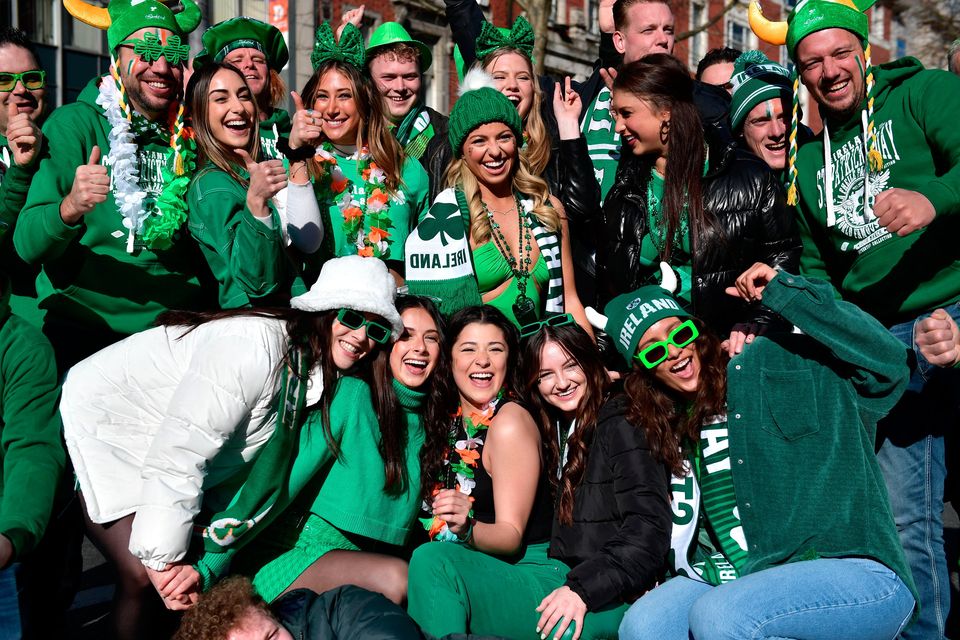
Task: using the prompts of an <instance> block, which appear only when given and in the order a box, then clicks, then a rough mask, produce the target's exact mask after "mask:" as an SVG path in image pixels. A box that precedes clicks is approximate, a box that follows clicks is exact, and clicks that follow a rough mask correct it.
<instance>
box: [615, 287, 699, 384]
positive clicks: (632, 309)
mask: <svg viewBox="0 0 960 640" xmlns="http://www.w3.org/2000/svg"><path fill="white" fill-rule="evenodd" d="M603 312H604V314H605V315H606V316H607V322H606V327H605V328H604V330H605V331H606V332H607V334H608V335H609V336H610V337H611V338H613V342H614V344H615V345H616V347H617V351H619V352H620V355H621V356H623V359H624V360H626V362H627V366H631V365H632V364H633V355H634V354H635V353H636V352H637V345H639V344H640V339H641V338H642V337H643V334H644V333H646V331H647V329H649V328H650V327H652V326H653V325H655V324H656V323H657V322H659V321H660V320H663V319H664V318H689V317H690V314H689V313H687V311H686V310H685V309H684V308H683V305H681V304H680V303H679V302H678V301H677V299H676V298H675V297H673V295H671V294H670V292H668V291H667V290H666V289H664V288H663V287H660V286H659V285H655V284H651V285H647V286H645V287H640V288H639V289H637V290H636V291H633V292H632V293H624V294H621V295H619V296H617V297H616V298H614V299H613V300H611V301H610V302H608V303H607V306H606V307H604V309H603Z"/></svg>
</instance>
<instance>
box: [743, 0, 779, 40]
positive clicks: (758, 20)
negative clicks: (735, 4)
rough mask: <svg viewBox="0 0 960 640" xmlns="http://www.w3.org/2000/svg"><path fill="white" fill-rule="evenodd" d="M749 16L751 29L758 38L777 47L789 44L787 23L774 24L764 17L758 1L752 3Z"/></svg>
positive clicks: (754, 0)
mask: <svg viewBox="0 0 960 640" xmlns="http://www.w3.org/2000/svg"><path fill="white" fill-rule="evenodd" d="M747 16H748V18H749V19H750V28H751V29H753V32H754V33H755V34H757V37H758V38H760V39H761V40H763V41H764V42H766V43H769V44H772V45H776V46H780V45H783V44H786V43H787V23H786V22H774V21H772V20H767V19H766V18H765V17H763V10H762V9H761V8H760V2H759V1H758V0H753V1H752V2H751V3H750V9H749V11H748V12H747Z"/></svg>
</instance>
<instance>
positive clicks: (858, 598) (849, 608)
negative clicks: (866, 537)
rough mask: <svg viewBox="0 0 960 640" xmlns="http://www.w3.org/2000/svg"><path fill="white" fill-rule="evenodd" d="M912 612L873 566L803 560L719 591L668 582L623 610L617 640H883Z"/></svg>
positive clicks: (903, 591) (885, 572)
mask: <svg viewBox="0 0 960 640" xmlns="http://www.w3.org/2000/svg"><path fill="white" fill-rule="evenodd" d="M913 607H914V599H913V595H911V593H910V590H909V589H908V588H907V587H906V585H905V584H903V582H902V581H901V580H900V578H898V577H897V575H896V574H895V573H893V571H891V570H890V569H888V568H887V567H885V566H884V565H882V564H880V563H879V562H875V561H873V560H867V559H865V558H839V559H820V560H807V561H802V562H792V563H790V564H785V565H781V566H778V567H773V568H771V569H766V570H764V571H759V572H757V573H752V574H750V575H747V576H744V577H742V578H739V579H737V580H734V581H732V582H728V583H726V584H723V585H721V586H719V587H713V586H710V585H708V584H706V583H703V582H697V581H695V580H691V579H690V578H684V577H678V578H674V579H672V580H669V581H667V582H665V583H664V584H662V585H660V586H659V587H657V588H656V589H654V590H653V591H650V592H648V593H647V594H646V595H645V596H643V597H642V598H640V599H639V600H637V601H636V602H635V603H634V604H633V606H632V607H630V609H629V611H627V614H626V615H625V616H624V617H623V622H622V623H621V624H620V640H643V639H649V638H655V639H656V640H690V639H691V638H692V639H694V640H720V639H723V640H760V639H764V640H774V639H786V638H803V639H804V640H837V639H838V638H842V639H843V640H890V639H891V638H894V637H895V636H896V635H897V633H898V632H899V631H900V629H901V628H902V627H903V625H905V624H906V623H907V621H908V620H909V619H910V616H911V614H912V612H913Z"/></svg>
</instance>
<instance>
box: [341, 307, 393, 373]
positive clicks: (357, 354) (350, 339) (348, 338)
mask: <svg viewBox="0 0 960 640" xmlns="http://www.w3.org/2000/svg"><path fill="white" fill-rule="evenodd" d="M363 315H364V317H365V318H366V319H367V320H375V321H377V322H378V323H379V324H382V325H383V326H385V327H387V326H390V325H389V323H388V322H387V321H386V320H384V319H383V318H381V317H380V316H378V315H377V314H375V313H364V314H363ZM376 346H377V345H376V343H375V342H374V341H373V340H371V339H370V338H368V337H367V328H366V327H365V326H364V327H360V328H359V329H351V328H350V327H348V326H346V325H345V324H342V323H341V322H340V321H339V320H337V319H334V321H333V327H332V328H331V341H330V347H331V349H330V353H331V355H332V356H333V364H334V365H336V367H337V369H340V370H341V371H346V370H348V369H350V368H352V367H353V366H354V365H355V364H357V363H358V362H360V361H361V360H363V359H364V358H365V357H366V356H367V355H368V354H369V353H370V352H371V351H373V350H374V348H375V347H376Z"/></svg>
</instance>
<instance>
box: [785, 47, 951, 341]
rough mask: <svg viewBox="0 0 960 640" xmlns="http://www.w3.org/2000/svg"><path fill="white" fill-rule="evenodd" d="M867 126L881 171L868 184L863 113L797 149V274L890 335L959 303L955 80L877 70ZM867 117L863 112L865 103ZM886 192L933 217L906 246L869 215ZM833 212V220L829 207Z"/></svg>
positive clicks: (898, 66) (893, 66) (910, 65)
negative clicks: (926, 208) (909, 198)
mask: <svg viewBox="0 0 960 640" xmlns="http://www.w3.org/2000/svg"><path fill="white" fill-rule="evenodd" d="M874 71H875V77H876V87H875V96H876V100H875V106H874V114H875V115H874V121H875V130H876V137H877V149H878V150H879V151H880V153H881V155H882V156H883V165H884V166H883V169H881V170H880V171H877V172H871V173H870V175H869V180H868V181H867V189H868V190H869V198H868V200H867V202H868V203H869V205H870V208H869V210H867V209H866V208H865V207H864V198H863V193H864V182H865V181H864V177H865V175H866V166H867V165H866V158H865V154H864V144H863V130H864V125H863V124H862V120H861V119H862V117H863V116H861V112H857V113H856V115H854V116H852V117H851V118H850V119H849V120H847V121H846V122H834V121H832V120H830V121H828V122H827V127H828V129H829V138H830V140H829V143H830V151H831V158H832V163H831V164H832V171H828V169H827V167H826V162H825V159H824V143H823V139H824V134H822V133H821V134H820V135H819V136H817V137H816V138H815V139H814V140H812V141H810V142H808V143H807V144H805V145H803V146H802V147H801V148H800V151H799V154H798V157H797V170H798V172H799V179H798V186H799V195H800V203H799V206H798V213H799V225H800V232H801V237H802V239H803V244H804V253H803V256H802V257H801V261H800V269H801V271H802V273H803V274H805V275H808V276H813V277H818V278H824V279H826V280H829V281H830V282H832V283H833V285H834V286H835V287H836V289H837V290H838V291H839V293H840V294H841V295H842V296H843V297H844V298H846V299H848V300H849V301H851V302H854V303H856V304H857V305H859V306H860V307H862V308H863V309H865V310H866V311H868V312H869V313H871V314H873V315H874V316H876V317H877V318H878V319H880V320H881V322H883V323H885V324H887V325H888V326H889V325H892V324H896V323H899V322H903V321H906V320H909V319H911V318H915V317H916V316H918V315H920V314H922V313H924V312H929V311H931V310H933V309H935V308H937V307H940V306H943V305H946V304H949V303H952V302H955V301H957V300H960V259H958V257H957V256H958V254H957V252H956V242H957V237H958V236H960V215H958V214H960V127H958V126H957V122H956V118H957V115H958V114H960V78H958V77H957V76H954V75H952V74H949V73H947V72H945V71H935V70H925V69H924V68H923V65H921V64H920V62H918V61H917V60H916V59H914V58H903V59H900V60H897V61H895V62H891V63H888V64H884V65H880V66H878V67H874ZM863 108H864V111H863V113H866V111H865V109H866V102H864V107H863ZM892 188H900V189H908V190H911V191H917V192H919V193H921V194H923V195H924V196H926V197H927V199H928V200H929V201H930V202H931V203H932V204H933V207H934V209H935V210H936V212H937V217H936V218H935V219H934V221H933V222H932V223H931V224H930V225H929V226H927V227H926V228H925V229H921V230H919V231H915V232H914V233H911V234H909V235H907V236H905V237H900V236H897V235H893V234H890V233H889V232H887V231H886V229H884V228H883V227H881V226H880V225H879V224H878V223H877V219H876V218H875V217H874V215H873V212H872V205H873V202H874V198H875V197H876V195H878V194H879V193H881V192H883V191H885V190H887V189H892ZM831 194H832V200H833V202H834V203H835V206H834V215H833V220H831V219H830V216H829V212H828V210H827V209H828V207H827V200H828V198H830V197H831Z"/></svg>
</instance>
